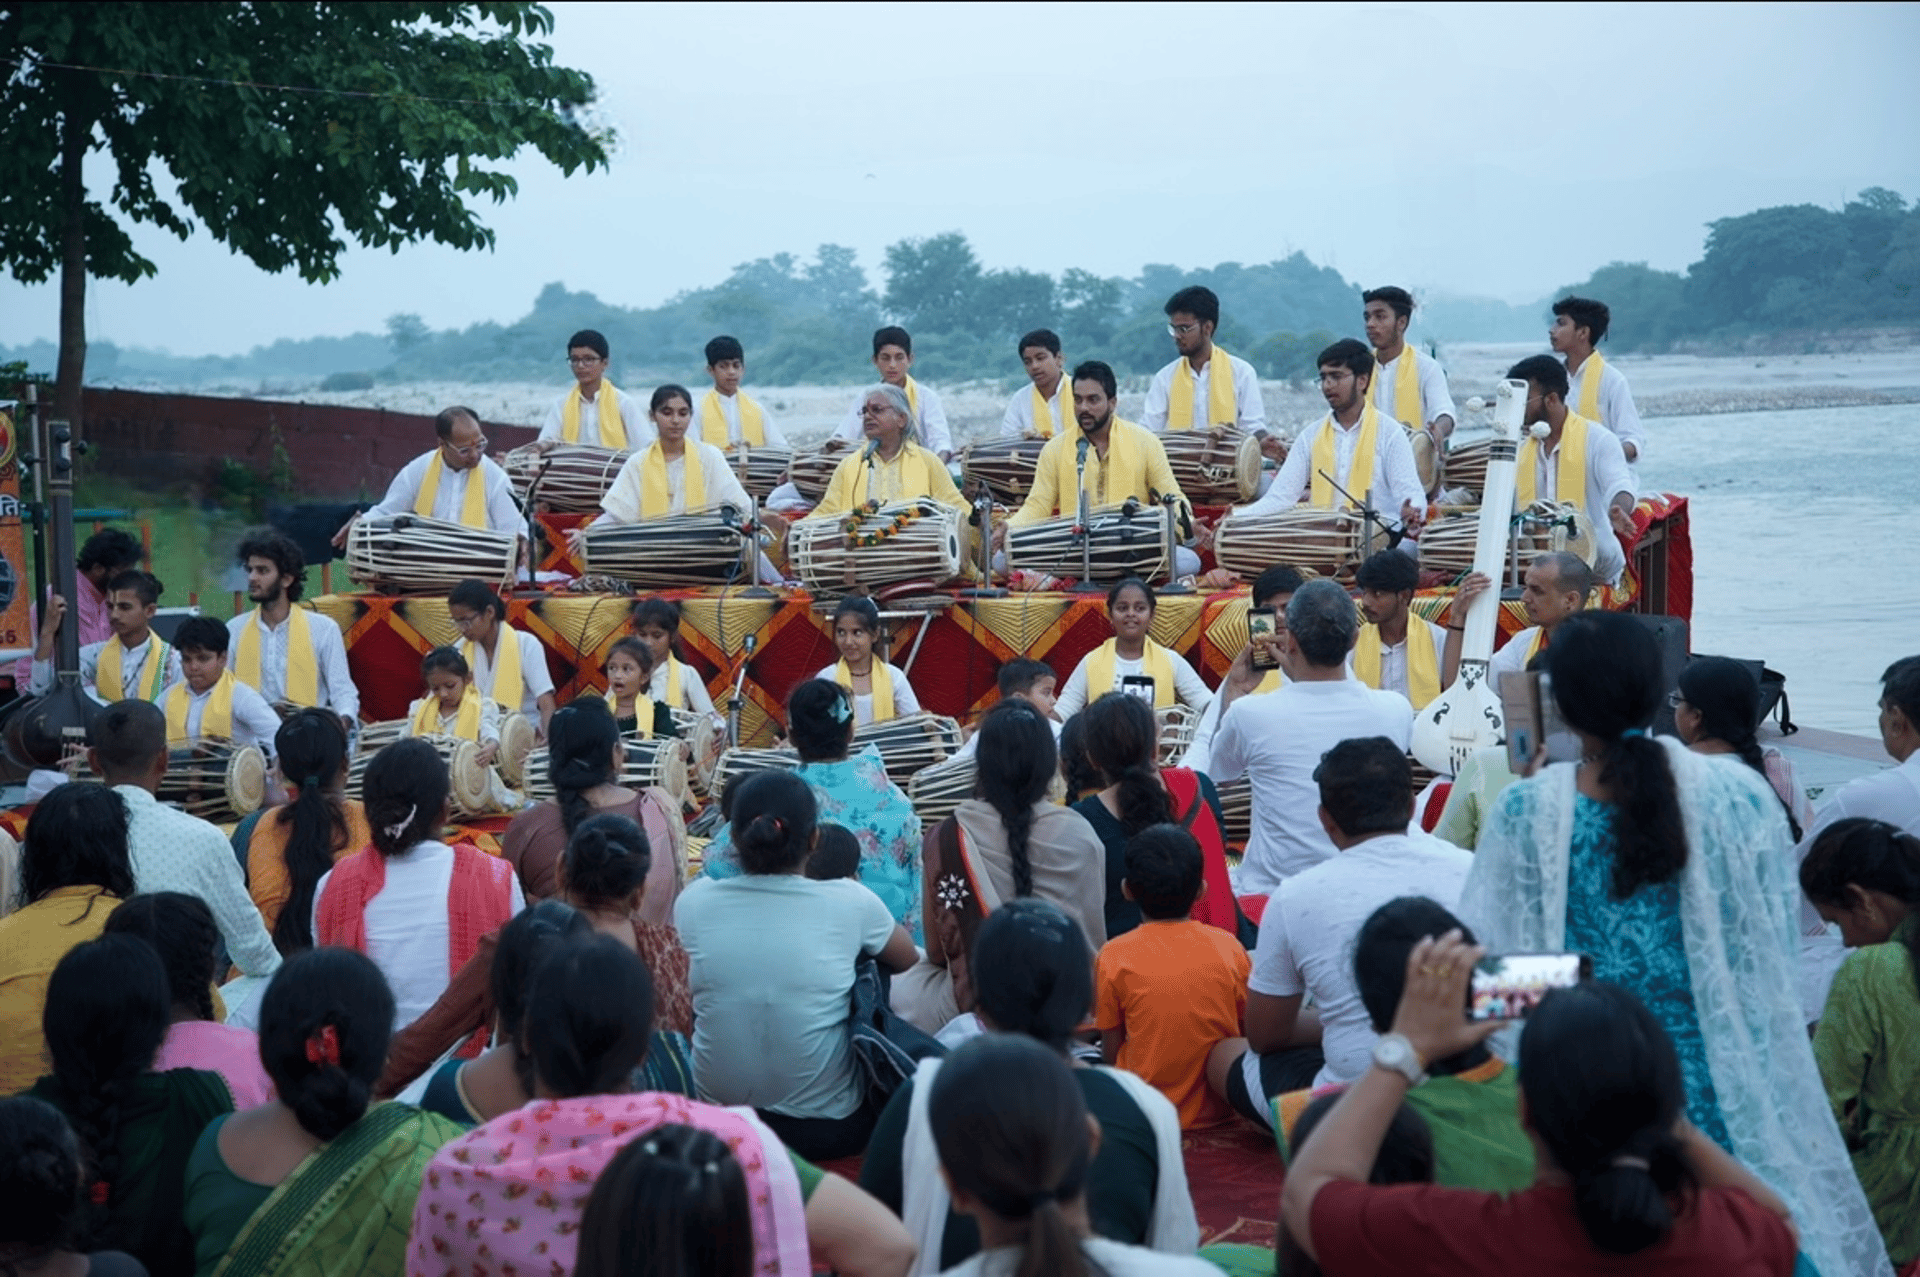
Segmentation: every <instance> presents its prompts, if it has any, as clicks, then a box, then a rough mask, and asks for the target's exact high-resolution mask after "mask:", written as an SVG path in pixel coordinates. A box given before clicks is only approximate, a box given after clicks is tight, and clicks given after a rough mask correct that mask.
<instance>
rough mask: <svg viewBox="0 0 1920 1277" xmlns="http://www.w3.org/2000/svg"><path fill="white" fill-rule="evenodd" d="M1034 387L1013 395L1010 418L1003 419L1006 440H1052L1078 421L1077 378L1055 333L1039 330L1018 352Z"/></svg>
mask: <svg viewBox="0 0 1920 1277" xmlns="http://www.w3.org/2000/svg"><path fill="white" fill-rule="evenodd" d="M1015 349H1016V350H1017V352H1018V353H1019V355H1020V362H1021V363H1022V364H1023V365H1025V366H1026V370H1027V377H1028V379H1029V380H1031V381H1032V382H1033V384H1032V385H1030V386H1027V387H1025V388H1024V389H1021V390H1016V391H1014V392H1013V398H1011V399H1009V400H1007V414H1006V416H1004V417H1002V418H1000V437H1001V438H1002V439H1051V438H1053V437H1054V436H1055V435H1057V434H1063V433H1066V430H1067V425H1068V423H1070V422H1071V421H1072V420H1073V418H1074V412H1073V378H1071V377H1069V376H1067V365H1066V361H1065V360H1063V359H1062V358H1061V357H1060V338H1059V336H1058V335H1057V334H1056V333H1054V332H1053V331H1052V330H1051V329H1048V328H1036V329H1034V330H1033V331H1032V332H1030V333H1027V334H1025V335H1024V336H1022V337H1021V338H1020V343H1019V345H1018V346H1017V347H1016V348H1015Z"/></svg>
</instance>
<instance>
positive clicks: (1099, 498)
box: [1052, 417, 1148, 514]
mask: <svg viewBox="0 0 1920 1277" xmlns="http://www.w3.org/2000/svg"><path fill="white" fill-rule="evenodd" d="M1128 427H1132V429H1129V428H1128ZM1134 429H1138V427H1134V426H1133V423H1132V422H1131V421H1122V420H1120V419H1119V418H1118V417H1115V418H1114V419H1113V424H1112V425H1110V426H1108V427H1107V455H1106V459H1105V460H1102V459H1101V457H1100V451H1099V449H1097V448H1093V447H1089V448H1088V449H1087V468H1086V472H1085V474H1084V475H1082V476H1081V482H1082V483H1084V484H1085V485H1086V489H1087V496H1088V497H1089V498H1090V499H1091V501H1092V503H1093V504H1094V505H1095V506H1103V505H1118V504H1119V503H1120V502H1122V501H1125V500H1126V499H1127V498H1128V497H1138V498H1140V499H1141V500H1142V501H1145V500H1146V499H1147V496H1148V492H1147V459H1146V457H1145V456H1144V455H1142V450H1141V447H1140V437H1139V436H1138V435H1136V434H1134V433H1133V431H1134ZM1080 439H1081V436H1080V435H1079V434H1078V433H1077V431H1076V433H1073V434H1068V435H1063V436H1062V437H1061V441H1060V442H1059V443H1057V444H1054V445H1052V447H1053V474H1054V487H1053V490H1054V491H1055V492H1057V493H1059V494H1060V495H1059V497H1058V498H1057V500H1059V501H1060V502H1061V503H1062V504H1061V508H1060V513H1062V514H1071V513H1072V512H1073V510H1072V507H1070V506H1068V505H1067V504H1066V502H1067V500H1068V498H1069V497H1070V496H1072V494H1073V492H1074V486H1073V481H1074V473H1073V472H1074V467H1075V466H1076V465H1077V464H1078V462H1077V461H1076V459H1075V456H1076V453H1077V452H1078V445H1079V442H1080ZM1077 499H1078V498H1075V500H1077Z"/></svg>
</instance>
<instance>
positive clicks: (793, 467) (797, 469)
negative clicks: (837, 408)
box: [788, 439, 853, 505]
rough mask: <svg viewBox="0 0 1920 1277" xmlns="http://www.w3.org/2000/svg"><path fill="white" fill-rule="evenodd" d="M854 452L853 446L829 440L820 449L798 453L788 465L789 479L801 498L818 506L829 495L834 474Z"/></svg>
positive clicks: (837, 440) (804, 450)
mask: <svg viewBox="0 0 1920 1277" xmlns="http://www.w3.org/2000/svg"><path fill="white" fill-rule="evenodd" d="M852 451H853V445H852V444H850V443H846V442H843V441H842V440H839V439H829V440H828V441H827V442H826V444H825V445H824V446H822V447H819V448H813V449H802V450H799V451H796V452H795V453H794V454H793V460H792V461H791V462H790V463H789V464H788V478H789V479H791V480H792V482H793V486H794V488H795V489H797V490H798V491H799V493H800V495H801V496H803V497H805V498H806V499H807V500H809V501H811V502H813V503H814V504H815V505H818V504H819V503H820V498H822V497H824V496H826V495H827V485H828V484H830V483H832V482H833V472H834V471H835V470H838V469H839V468H840V463H841V462H842V461H844V460H846V457H847V454H848V453H849V452H852Z"/></svg>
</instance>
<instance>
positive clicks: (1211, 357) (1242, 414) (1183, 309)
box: [1140, 284, 1283, 460]
mask: <svg viewBox="0 0 1920 1277" xmlns="http://www.w3.org/2000/svg"><path fill="white" fill-rule="evenodd" d="M1166 311H1167V334H1168V336H1170V337H1172V338H1173V348H1174V349H1175V350H1176V351H1178V352H1179V358H1177V359H1175V360H1174V361H1173V362H1172V363H1170V364H1168V365H1167V366H1166V367H1165V368H1162V369H1161V370H1160V371H1159V372H1157V373H1155V374H1154V375H1153V384H1152V385H1150V386H1148V387H1147V404H1146V409H1145V411H1144V412H1143V414H1142V416H1141V419H1140V424H1142V425H1144V426H1145V427H1146V428H1147V429H1149V430H1151V431H1153V432H1155V433H1156V434H1160V433H1164V432H1166V431H1169V430H1209V429H1213V428H1215V427H1226V426H1238V427H1239V428H1240V429H1242V430H1244V431H1246V432H1247V433H1248V434H1255V435H1259V436H1261V449H1262V451H1264V452H1265V453H1266V454H1267V455H1268V456H1270V457H1273V458H1274V459H1276V460H1278V459H1279V458H1280V457H1281V456H1282V455H1283V446H1282V444H1281V443H1280V440H1279V439H1278V438H1277V437H1274V436H1271V435H1268V434H1267V409H1266V405H1265V404H1264V403H1262V402H1261V399H1260V375H1259V374H1258V373H1256V372H1254V370H1253V365H1252V364H1250V363H1248V362H1247V361H1246V360H1244V359H1237V358H1235V357H1234V356H1232V355H1229V354H1228V353H1227V352H1226V351H1224V350H1222V349H1220V348H1219V347H1218V346H1215V345H1214V344H1213V330H1214V329H1215V328H1217V327H1219V326H1220V299H1219V298H1218V297H1216V296H1214V293H1213V290H1212V289H1211V288H1202V287H1200V286H1199V285H1197V284H1196V285H1194V286H1193V287H1191V288H1183V289H1181V290H1180V291H1179V292H1177V293H1175V294H1174V295H1173V296H1172V297H1171V298H1169V299H1168V301H1167V306H1166ZM1222 374H1224V375H1222Z"/></svg>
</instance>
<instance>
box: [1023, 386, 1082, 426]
mask: <svg viewBox="0 0 1920 1277" xmlns="http://www.w3.org/2000/svg"><path fill="white" fill-rule="evenodd" d="M1027 393H1028V394H1030V395H1032V396H1033V433H1035V434H1037V435H1039V436H1040V437H1041V438H1042V439H1051V438H1053V435H1054V431H1055V429H1056V427H1055V425H1054V422H1053V405H1052V403H1051V402H1050V401H1049V400H1048V399H1047V397H1046V396H1045V395H1043V394H1041V393H1040V387H1038V386H1029V387H1028V388H1027ZM1053 393H1054V394H1055V395H1058V396H1059V397H1060V417H1061V420H1060V424H1059V426H1058V427H1057V429H1059V430H1063V431H1064V430H1065V429H1066V428H1067V427H1068V426H1070V425H1072V424H1073V421H1074V417H1073V383H1072V382H1070V381H1068V380H1067V378H1066V375H1065V374H1064V373H1063V374H1061V377H1060V384H1059V385H1058V386H1055V387H1054V388H1053Z"/></svg>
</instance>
